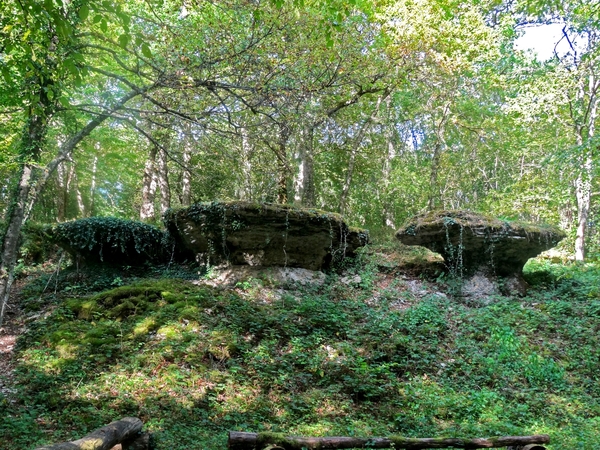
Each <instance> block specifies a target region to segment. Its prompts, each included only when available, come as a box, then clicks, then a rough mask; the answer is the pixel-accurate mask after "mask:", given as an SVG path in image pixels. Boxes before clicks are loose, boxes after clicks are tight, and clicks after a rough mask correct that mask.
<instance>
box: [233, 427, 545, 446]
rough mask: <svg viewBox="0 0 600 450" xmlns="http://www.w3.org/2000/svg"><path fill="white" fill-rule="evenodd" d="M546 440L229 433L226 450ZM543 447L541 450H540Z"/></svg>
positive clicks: (533, 440) (541, 440)
mask: <svg viewBox="0 0 600 450" xmlns="http://www.w3.org/2000/svg"><path fill="white" fill-rule="evenodd" d="M549 442H550V437H549V436H548V435H546V434H541V435H534V436H504V437H498V438H487V439H459V438H441V439H436V438H425V439H412V438H404V437H400V436H391V437H389V438H356V437H344V436H334V437H317V438H313V437H301V436H285V435H283V434H278V433H244V432H240V431H230V432H229V440H228V443H227V445H228V447H229V449H230V450H254V449H256V450H262V449H264V448H265V447H267V446H271V447H272V448H280V449H283V450H302V449H319V450H320V449H349V448H396V449H400V448H403V449H424V448H469V449H471V448H502V447H508V446H517V447H520V446H525V445H528V444H547V443H549ZM543 448H544V447H541V449H543Z"/></svg>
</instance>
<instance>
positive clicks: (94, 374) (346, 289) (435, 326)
mask: <svg viewBox="0 0 600 450" xmlns="http://www.w3.org/2000/svg"><path fill="white" fill-rule="evenodd" d="M384 251H385V249H383V248H382V249H379V253H377V254H373V253H372V252H371V253H368V252H365V255H366V256H364V257H363V258H362V259H360V260H359V261H358V262H357V263H356V265H354V266H351V267H346V268H345V270H344V272H343V273H340V274H335V273H333V274H330V275H329V276H328V278H327V280H326V282H325V283H324V284H323V285H321V286H284V287H285V288H286V289H282V288H281V286H273V285H272V283H270V282H269V280H268V279H264V280H262V279H249V280H247V281H245V282H242V283H238V285H237V286H236V287H234V288H231V289H216V288H212V287H208V286H206V285H200V284H198V283H195V282H193V281H192V280H190V278H193V276H192V275H193V274H194V271H193V270H192V269H186V268H173V267H170V268H165V267H163V268H154V269H152V270H154V272H151V271H149V270H146V271H145V272H144V273H143V274H144V275H145V276H146V278H141V277H140V275H142V273H140V272H135V271H134V270H133V269H132V270H131V272H128V271H127V270H125V271H123V270H121V271H118V272H117V271H113V272H111V270H110V269H108V268H107V269H105V270H104V271H100V270H96V271H95V272H94V273H85V272H81V273H78V272H74V271H62V272H60V273H54V274H44V275H38V276H37V277H36V278H34V279H32V280H31V281H30V282H29V283H28V285H27V286H26V287H25V288H24V289H23V291H22V299H21V306H22V308H23V309H24V310H25V311H28V312H29V314H34V315H35V317H36V318H35V320H32V321H31V322H30V323H29V329H28V332H27V333H26V334H25V335H24V336H23V337H22V338H21V339H20V341H19V342H18V348H17V358H18V360H17V369H16V383H15V384H14V392H12V393H9V394H6V395H4V396H2V394H0V415H1V417H2V418H3V420H2V421H0V449H2V450H5V449H6V450H8V449H9V448H10V449H12V448H18V447H26V448H32V447H34V446H35V445H39V444H42V443H49V442H58V441H62V440H70V439H74V438H77V437H81V436H82V435H84V434H86V433H87V432H89V431H91V430H93V429H95V428H97V427H99V426H101V425H103V424H105V423H108V422H110V421H111V420H115V419H118V418H121V417H123V416H138V417H140V418H141V419H142V420H143V421H144V423H145V424H146V427H147V429H149V430H150V431H152V432H154V433H155V439H156V445H157V448H158V449H224V448H226V439H227V431H228V430H239V431H254V432H259V431H274V432H284V433H289V434H300V435H315V436H316V435H350V436H373V435H378V436H385V435H391V434H401V435H405V436H408V437H442V436H448V437H454V436H458V437H485V436H494V435H523V434H534V433H548V434H550V436H551V442H552V445H551V446H550V447H549V448H551V449H563V448H573V449H575V448H579V449H593V448H597V443H598V442H600V432H599V431H598V430H599V429H600V419H598V417H600V383H599V382H598V381H599V379H598V378H599V375H598V367H599V364H600V333H599V331H600V293H599V292H598V280H599V279H600V267H599V266H598V265H586V266H581V265H559V264H551V263H548V262H543V261H542V260H536V261H532V262H530V264H529V265H528V266H527V268H526V269H527V270H526V276H527V278H528V280H529V281H530V283H531V284H532V285H533V286H532V289H531V290H530V292H529V294H528V296H527V297H524V298H516V297H501V296H498V297H496V298H495V299H494V301H492V302H490V303H489V304H488V305H485V306H482V305H479V306H478V307H473V306H472V305H469V304H467V303H466V302H463V301H461V299H460V298H454V297H452V296H451V295H449V294H448V291H447V289H446V285H445V284H442V283H440V282H439V281H434V280H436V278H431V279H425V278H415V277H409V276H407V275H404V274H403V273H402V271H401V268H398V267H396V269H397V270H395V269H394V267H393V264H392V263H390V260H389V259H388V260H387V261H388V263H387V265H386V264H383V263H382V261H381V259H382V258H383V257H384V255H383V252H384ZM394 252H397V249H391V250H390V249H388V255H389V254H393V253H394ZM51 277H54V278H51ZM196 278H197V276H196ZM48 286H50V287H48ZM42 313H43V314H42Z"/></svg>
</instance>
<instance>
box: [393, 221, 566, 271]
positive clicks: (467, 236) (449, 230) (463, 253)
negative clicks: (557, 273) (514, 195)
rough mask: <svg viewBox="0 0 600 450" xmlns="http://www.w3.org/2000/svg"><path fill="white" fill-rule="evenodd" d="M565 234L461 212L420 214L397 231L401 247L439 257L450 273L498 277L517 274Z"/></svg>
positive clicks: (557, 230) (546, 228)
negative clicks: (417, 248) (417, 247)
mask: <svg viewBox="0 0 600 450" xmlns="http://www.w3.org/2000/svg"><path fill="white" fill-rule="evenodd" d="M565 236H566V235H565V233H564V232H563V231H562V230H560V229H559V228H557V227H555V226H551V225H545V224H532V223H525V222H509V221H506V220H501V219H497V218H494V217H490V216H487V215H484V214H479V213H475V212H471V211H463V210H449V211H448V210H442V211H431V212H428V213H425V214H420V215H418V216H415V217H413V218H412V219H410V220H409V221H408V222H407V223H406V224H405V225H404V226H403V227H402V228H401V229H400V230H398V231H397V233H396V238H397V239H399V240H400V241H401V242H402V243H403V244H406V245H420V246H423V247H426V248H428V249H430V250H432V251H434V252H437V253H439V254H440V255H442V257H443V258H444V261H445V263H446V266H447V267H448V269H449V270H450V271H451V272H453V273H455V274H458V275H472V274H473V273H475V272H478V271H483V272H486V273H490V274H495V275H501V276H510V275H520V274H521V273H522V270H523V266H524V265H525V263H526V262H527V260H528V259H529V258H533V257H535V256H537V255H539V254H540V253H541V252H543V251H545V250H548V249H550V248H552V247H554V246H556V244H558V243H559V242H560V241H561V240H562V239H564V237H565Z"/></svg>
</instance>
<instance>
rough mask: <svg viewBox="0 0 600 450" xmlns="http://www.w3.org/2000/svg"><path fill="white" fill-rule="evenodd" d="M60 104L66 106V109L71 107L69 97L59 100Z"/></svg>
mask: <svg viewBox="0 0 600 450" xmlns="http://www.w3.org/2000/svg"><path fill="white" fill-rule="evenodd" d="M58 103H60V104H61V105H62V106H64V107H65V108H68V107H69V106H70V104H69V99H68V98H67V97H60V98H59V99H58Z"/></svg>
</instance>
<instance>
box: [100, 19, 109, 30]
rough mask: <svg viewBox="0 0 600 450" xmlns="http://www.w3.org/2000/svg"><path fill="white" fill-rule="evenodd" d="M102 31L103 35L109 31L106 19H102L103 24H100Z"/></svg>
mask: <svg viewBox="0 0 600 450" xmlns="http://www.w3.org/2000/svg"><path fill="white" fill-rule="evenodd" d="M100 29H101V30H102V32H103V33H106V32H107V31H108V23H107V22H106V19H105V18H102V22H100Z"/></svg>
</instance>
